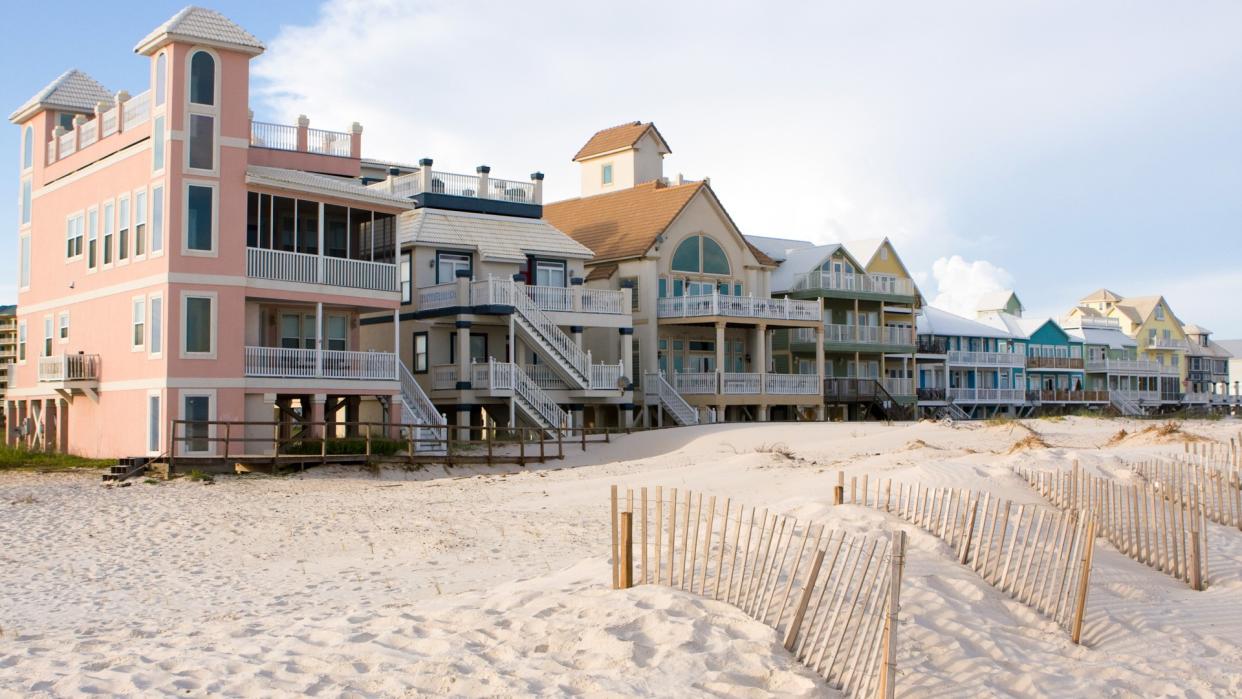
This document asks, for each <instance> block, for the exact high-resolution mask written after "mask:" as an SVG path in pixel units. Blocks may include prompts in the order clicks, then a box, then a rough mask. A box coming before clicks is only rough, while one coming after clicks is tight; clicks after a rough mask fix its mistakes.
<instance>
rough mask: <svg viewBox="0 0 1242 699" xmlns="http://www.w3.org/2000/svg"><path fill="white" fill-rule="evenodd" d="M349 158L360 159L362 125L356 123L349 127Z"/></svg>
mask: <svg viewBox="0 0 1242 699" xmlns="http://www.w3.org/2000/svg"><path fill="white" fill-rule="evenodd" d="M349 157H351V158H353V159H354V160H358V159H360V158H362V124H359V123H358V122H356V121H355V122H354V123H352V124H350V125H349Z"/></svg>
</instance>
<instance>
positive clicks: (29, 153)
mask: <svg viewBox="0 0 1242 699" xmlns="http://www.w3.org/2000/svg"><path fill="white" fill-rule="evenodd" d="M33 166H34V129H33V128H31V127H29V126H27V127H26V131H25V132H24V133H23V134H22V169H23V170H29V169H30V168H31V167H33Z"/></svg>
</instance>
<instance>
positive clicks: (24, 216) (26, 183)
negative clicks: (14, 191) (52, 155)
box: [21, 180, 31, 226]
mask: <svg viewBox="0 0 1242 699" xmlns="http://www.w3.org/2000/svg"><path fill="white" fill-rule="evenodd" d="M30 187H31V185H30V180H22V202H21V207H22V211H21V223H22V225H23V226H24V225H26V224H28V223H30Z"/></svg>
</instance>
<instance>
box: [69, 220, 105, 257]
mask: <svg viewBox="0 0 1242 699" xmlns="http://www.w3.org/2000/svg"><path fill="white" fill-rule="evenodd" d="M98 217H99V214H98V212H96V211H95V210H94V209H92V210H91V212H90V213H89V214H88V215H87V220H88V221H89V222H90V226H89V228H90V231H91V233H92V235H93V234H94V231H95V229H96V228H95V227H96V225H97V221H98ZM81 256H82V214H74V215H73V216H70V217H69V220H68V222H67V223H66V224H65V257H67V258H69V259H71V260H72V259H76V258H78V257H81ZM87 266H88V267H93V266H94V263H93V262H88V263H87Z"/></svg>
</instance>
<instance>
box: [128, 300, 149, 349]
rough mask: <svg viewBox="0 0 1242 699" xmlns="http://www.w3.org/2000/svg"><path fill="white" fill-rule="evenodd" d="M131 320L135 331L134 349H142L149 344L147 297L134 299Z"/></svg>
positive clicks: (132, 340) (132, 339)
mask: <svg viewBox="0 0 1242 699" xmlns="http://www.w3.org/2000/svg"><path fill="white" fill-rule="evenodd" d="M131 321H132V327H133V331H134V332H133V337H132V338H131V344H132V346H133V349H136V350H137V349H142V348H143V347H144V346H145V345H146V344H147V302H146V300H145V299H141V298H137V299H134V301H133V314H132V316H131Z"/></svg>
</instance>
